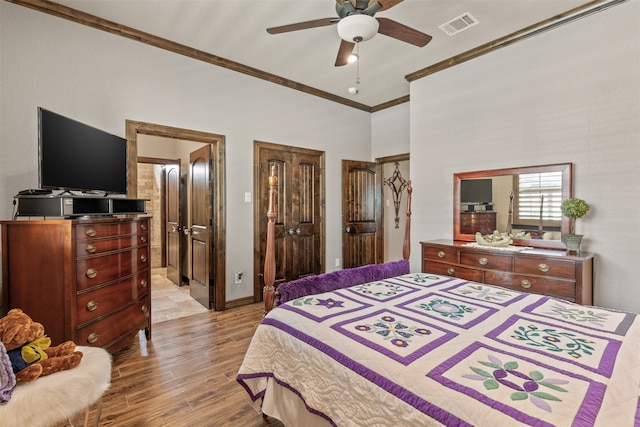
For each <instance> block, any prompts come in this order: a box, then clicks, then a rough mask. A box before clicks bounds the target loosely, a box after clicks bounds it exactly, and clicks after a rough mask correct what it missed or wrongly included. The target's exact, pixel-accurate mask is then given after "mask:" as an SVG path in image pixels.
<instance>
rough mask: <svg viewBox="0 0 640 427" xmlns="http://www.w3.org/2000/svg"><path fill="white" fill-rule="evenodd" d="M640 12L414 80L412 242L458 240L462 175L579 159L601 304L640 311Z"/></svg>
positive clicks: (579, 187) (628, 6) (605, 17)
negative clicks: (455, 214)
mask: <svg viewBox="0 0 640 427" xmlns="http://www.w3.org/2000/svg"><path fill="white" fill-rule="evenodd" d="M638 16H640V1H637V0H632V1H629V2H627V3H623V4H621V5H619V6H615V7H612V8H610V9H608V10H605V11H603V12H600V13H598V14H595V15H592V16H590V17H587V18H584V19H581V20H579V21H577V22H574V23H571V24H569V25H565V26H562V27H560V28H558V29H555V30H552V31H549V32H546V33H543V34H541V35H539V36H536V37H534V38H531V39H529V40H526V41H523V42H520V43H516V44H514V45H511V46H509V47H506V48H503V49H500V50H498V51H496V52H493V53H491V54H488V55H485V56H483V57H480V58H477V59H473V60H471V61H469V62H466V63H464V64H461V65H457V66H455V67H453V68H450V69H447V70H445V71H441V72H438V73H436V74H433V75H430V76H427V77H425V78H422V79H420V80H417V81H414V82H412V84H411V110H410V123H411V125H410V127H411V130H410V133H411V178H412V181H413V186H414V208H413V221H412V223H414V224H416V226H414V227H413V231H412V237H411V238H412V242H416V243H414V249H415V245H417V242H419V241H421V240H430V239H437V238H451V237H452V219H451V218H452V209H453V206H452V203H453V202H452V197H453V196H452V183H453V174H454V173H455V172H464V171H472V170H479V169H495V168H503V167H512V166H526V165H539V164H547V163H560V162H573V164H574V195H575V196H576V197H580V198H582V199H585V200H586V201H587V202H589V203H590V205H591V211H590V212H589V213H588V214H587V215H586V216H585V217H584V218H582V219H581V220H579V221H578V223H577V232H579V233H580V234H584V235H585V240H584V243H583V250H585V251H590V252H595V253H596V254H597V258H596V262H595V284H594V302H595V304H597V305H602V306H606V307H613V308H617V309H622V310H628V311H633V312H640V286H639V285H638V280H637V274H636V272H635V267H636V266H637V262H638V260H639V259H640V246H639V245H638V244H637V239H636V235H637V232H636V231H635V229H636V228H637V226H636V222H637V219H638V214H637V212H638V211H639V210H640V186H639V185H638V182H639V181H640V172H639V169H640V42H639V40H640V25H638ZM470 31H473V30H470ZM421 183H422V186H421ZM418 224H419V225H418ZM411 265H412V269H416V270H417V269H419V266H420V255H419V251H417V250H414V251H413V254H412V263H411Z"/></svg>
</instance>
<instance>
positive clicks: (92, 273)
mask: <svg viewBox="0 0 640 427" xmlns="http://www.w3.org/2000/svg"><path fill="white" fill-rule="evenodd" d="M148 261H149V254H148V249H147V247H141V248H134V249H131V250H127V251H123V252H117V253H114V254H110V255H103V256H96V257H92V258H85V259H79V260H78V261H77V272H76V279H77V284H76V287H77V289H78V290H83V289H88V288H91V287H94V286H98V285H101V284H103V283H107V282H111V281H114V280H117V279H119V278H121V277H124V276H128V275H130V274H132V273H136V272H138V271H141V270H144V269H146V268H148V266H149V262H148Z"/></svg>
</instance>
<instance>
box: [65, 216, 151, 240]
mask: <svg viewBox="0 0 640 427" xmlns="http://www.w3.org/2000/svg"><path fill="white" fill-rule="evenodd" d="M148 229H149V224H148V221H146V220H144V221H131V222H124V223H121V222H115V223H105V224H99V223H98V224H79V225H77V226H76V239H77V240H87V239H100V238H104V237H114V236H123V235H128V234H138V233H140V234H145V233H147V232H148V231H149V230H148Z"/></svg>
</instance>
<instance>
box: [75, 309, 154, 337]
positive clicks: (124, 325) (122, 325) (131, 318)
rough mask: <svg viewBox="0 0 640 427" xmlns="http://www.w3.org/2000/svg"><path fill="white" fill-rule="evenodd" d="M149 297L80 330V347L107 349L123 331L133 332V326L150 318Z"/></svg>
mask: <svg viewBox="0 0 640 427" xmlns="http://www.w3.org/2000/svg"><path fill="white" fill-rule="evenodd" d="M150 307H151V306H150V305H149V297H148V296H145V297H143V298H141V299H139V300H138V301H136V302H135V303H134V304H132V305H130V306H128V307H126V308H125V309H123V310H121V311H118V312H117V313H114V314H113V315H111V316H109V317H106V318H104V319H102V320H100V321H98V322H95V323H92V324H90V325H87V326H84V327H81V328H79V329H78V340H77V342H76V344H78V345H89V346H93V347H105V346H107V345H109V344H110V343H111V342H112V341H114V340H116V339H118V338H120V337H121V336H122V334H123V331H127V332H128V331H132V330H133V329H132V326H133V325H139V324H141V323H143V322H145V321H146V320H147V319H148V318H149V312H150Z"/></svg>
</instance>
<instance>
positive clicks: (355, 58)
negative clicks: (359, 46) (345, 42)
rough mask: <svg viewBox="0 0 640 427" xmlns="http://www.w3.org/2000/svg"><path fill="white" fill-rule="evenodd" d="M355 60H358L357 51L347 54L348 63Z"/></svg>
mask: <svg viewBox="0 0 640 427" xmlns="http://www.w3.org/2000/svg"><path fill="white" fill-rule="evenodd" d="M357 60H358V54H357V53H352V54H351V55H349V58H347V62H348V63H349V64H353V63H354V62H356V61H357Z"/></svg>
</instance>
